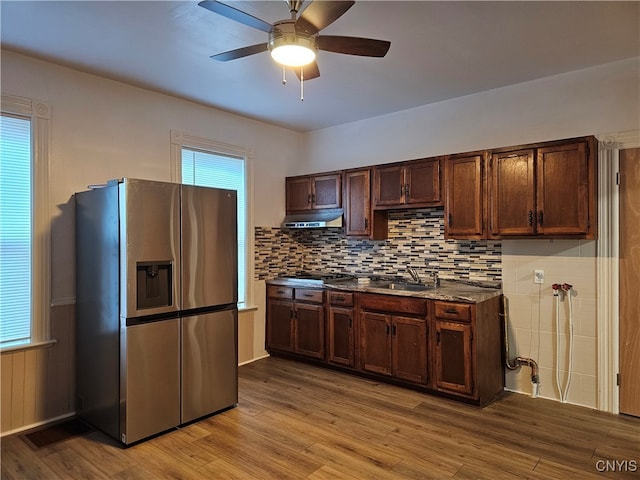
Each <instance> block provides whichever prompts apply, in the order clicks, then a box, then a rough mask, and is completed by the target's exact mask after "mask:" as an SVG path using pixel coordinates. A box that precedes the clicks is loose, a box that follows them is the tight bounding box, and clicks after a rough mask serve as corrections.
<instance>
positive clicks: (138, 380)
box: [120, 318, 180, 444]
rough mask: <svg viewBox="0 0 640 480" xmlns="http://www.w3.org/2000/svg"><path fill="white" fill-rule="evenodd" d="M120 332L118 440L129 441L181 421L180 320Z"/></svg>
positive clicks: (174, 425) (136, 326)
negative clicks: (119, 426)
mask: <svg viewBox="0 0 640 480" xmlns="http://www.w3.org/2000/svg"><path fill="white" fill-rule="evenodd" d="M121 332H122V336H123V337H124V338H123V339H122V346H123V350H121V370H120V405H121V412H120V423H121V428H120V432H121V438H120V440H121V441H122V442H123V443H125V444H130V443H133V442H136V441H138V440H141V439H143V438H146V437H149V436H151V435H155V434H156V433H160V432H163V431H165V430H168V429H170V428H173V427H177V426H178V425H179V423H180V319H179V318H174V319H170V320H162V321H156V322H149V323H142V324H139V325H134V326H129V327H123V328H122V330H121Z"/></svg>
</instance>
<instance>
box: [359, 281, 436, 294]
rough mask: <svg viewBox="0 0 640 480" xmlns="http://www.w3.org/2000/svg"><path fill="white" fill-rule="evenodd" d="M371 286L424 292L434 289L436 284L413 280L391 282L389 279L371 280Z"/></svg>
mask: <svg viewBox="0 0 640 480" xmlns="http://www.w3.org/2000/svg"><path fill="white" fill-rule="evenodd" d="M370 286H371V287H374V288H386V289H389V290H404V291H407V292H424V291H425V290H433V289H434V288H436V287H435V285H427V284H424V283H413V282H389V281H380V280H378V281H375V282H371V284H370Z"/></svg>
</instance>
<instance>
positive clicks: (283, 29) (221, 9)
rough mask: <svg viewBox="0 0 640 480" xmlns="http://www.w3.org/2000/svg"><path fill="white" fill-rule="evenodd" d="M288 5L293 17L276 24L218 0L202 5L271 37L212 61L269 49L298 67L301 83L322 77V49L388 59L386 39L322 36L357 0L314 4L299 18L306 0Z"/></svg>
mask: <svg viewBox="0 0 640 480" xmlns="http://www.w3.org/2000/svg"><path fill="white" fill-rule="evenodd" d="M285 3H286V4H287V5H288V7H289V12H290V14H291V18H290V19H285V20H279V21H277V22H275V23H273V25H272V24H270V23H267V22H265V21H264V20H261V19H259V18H256V17H254V16H253V15H250V14H248V13H245V12H243V11H241V10H238V9H236V8H234V7H230V6H229V5H227V4H224V3H221V2H219V1H217V0H204V1H202V2H200V3H198V5H200V6H201V7H203V8H206V9H207V10H210V11H212V12H214V13H217V14H219V15H222V16H223V17H227V18H229V19H231V20H235V21H236V22H239V23H242V24H244V25H247V26H249V27H253V28H256V29H258V30H262V31H263V32H266V33H268V34H269V37H268V41H267V42H266V43H259V44H257V45H250V46H247V47H242V48H238V49H235V50H230V51H227V52H223V53H218V54H217V55H212V56H211V58H212V59H213V60H218V61H221V62H227V61H229V60H235V59H238V58H242V57H247V56H249V55H254V54H256V53H262V52H266V51H267V50H269V51H270V52H271V56H272V57H273V58H274V60H275V61H277V62H278V63H280V64H282V65H283V68H285V67H297V68H296V75H297V76H298V78H300V80H311V79H313V78H317V77H319V76H320V71H319V69H318V64H317V62H316V53H317V51H318V50H325V51H327V52H335V53H343V54H347V55H359V56H364V57H384V56H385V55H386V54H387V51H388V50H389V47H390V46H391V42H387V41H385V40H374V39H370V38H360V37H344V36H339V35H320V34H319V32H320V30H322V29H324V28H326V27H328V26H329V25H331V24H332V23H333V22H335V21H336V20H337V19H338V18H340V17H341V16H342V15H343V14H344V13H346V11H347V10H349V9H350V8H351V7H352V6H353V4H354V3H355V1H342V0H339V1H322V0H319V1H315V2H314V1H311V2H310V3H309V5H307V7H306V8H305V9H304V10H303V11H302V13H301V15H300V16H299V17H298V16H297V15H298V11H299V9H300V7H301V6H302V3H303V0H285ZM283 83H286V80H284V79H283Z"/></svg>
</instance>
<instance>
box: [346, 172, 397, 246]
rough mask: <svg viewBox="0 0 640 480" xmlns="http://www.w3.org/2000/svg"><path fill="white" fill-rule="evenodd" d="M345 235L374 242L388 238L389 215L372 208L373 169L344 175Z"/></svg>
mask: <svg viewBox="0 0 640 480" xmlns="http://www.w3.org/2000/svg"><path fill="white" fill-rule="evenodd" d="M343 184H344V220H345V234H346V235H347V236H350V237H366V238H371V239H374V240H384V239H386V238H387V215H386V213H385V212H377V211H374V210H373V209H372V208H371V168H364V169H357V170H347V171H346V172H345V173H344V181H343Z"/></svg>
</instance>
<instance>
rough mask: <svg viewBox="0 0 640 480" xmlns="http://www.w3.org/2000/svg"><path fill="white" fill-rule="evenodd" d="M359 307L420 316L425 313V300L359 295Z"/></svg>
mask: <svg viewBox="0 0 640 480" xmlns="http://www.w3.org/2000/svg"><path fill="white" fill-rule="evenodd" d="M360 308H362V309H365V310H376V311H382V312H392V313H405V314H406V313H408V314H412V315H419V316H421V317H424V316H426V315H427V301H426V300H422V299H417V298H410V297H401V296H393V295H372V294H365V295H362V296H361V297H360Z"/></svg>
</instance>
